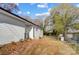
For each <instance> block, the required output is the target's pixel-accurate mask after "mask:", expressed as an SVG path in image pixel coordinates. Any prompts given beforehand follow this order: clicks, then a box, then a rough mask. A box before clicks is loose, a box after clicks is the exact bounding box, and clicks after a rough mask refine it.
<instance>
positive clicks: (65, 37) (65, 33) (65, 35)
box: [63, 28, 67, 41]
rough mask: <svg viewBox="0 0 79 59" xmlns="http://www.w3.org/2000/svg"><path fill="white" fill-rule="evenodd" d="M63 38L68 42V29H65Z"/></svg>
mask: <svg viewBox="0 0 79 59" xmlns="http://www.w3.org/2000/svg"><path fill="white" fill-rule="evenodd" d="M63 36H64V40H65V41H67V30H66V28H64V32H63Z"/></svg>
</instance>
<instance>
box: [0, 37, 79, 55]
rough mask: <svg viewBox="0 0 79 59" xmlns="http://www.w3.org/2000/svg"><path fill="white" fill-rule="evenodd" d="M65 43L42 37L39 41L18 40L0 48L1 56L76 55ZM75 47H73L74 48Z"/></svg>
mask: <svg viewBox="0 0 79 59" xmlns="http://www.w3.org/2000/svg"><path fill="white" fill-rule="evenodd" d="M71 47H73V45H72V46H71V45H69V44H67V43H65V42H61V41H59V40H56V39H55V38H54V37H48V36H44V37H43V38H40V39H39V40H37V39H35V40H30V39H28V40H20V41H19V42H12V43H8V44H5V45H3V46H1V47H0V54H1V55H7V54H8V55H73V54H77V53H76V51H75V49H73V48H71ZM74 47H75V46H74ZM78 49H79V48H78Z"/></svg>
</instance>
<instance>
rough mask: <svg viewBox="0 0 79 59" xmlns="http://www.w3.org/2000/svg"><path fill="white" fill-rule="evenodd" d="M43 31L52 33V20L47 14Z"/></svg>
mask: <svg viewBox="0 0 79 59" xmlns="http://www.w3.org/2000/svg"><path fill="white" fill-rule="evenodd" d="M44 25H45V31H46V32H47V33H52V32H53V28H54V27H53V20H51V18H50V16H48V17H47V18H46V19H45V24H44Z"/></svg>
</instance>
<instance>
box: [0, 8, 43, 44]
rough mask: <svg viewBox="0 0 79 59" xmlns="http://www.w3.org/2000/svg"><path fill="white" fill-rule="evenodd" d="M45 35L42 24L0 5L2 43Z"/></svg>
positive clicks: (0, 36)
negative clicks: (39, 24) (37, 23)
mask: <svg viewBox="0 0 79 59" xmlns="http://www.w3.org/2000/svg"><path fill="white" fill-rule="evenodd" d="M41 37H43V31H42V30H41V28H40V26H38V25H36V24H34V23H33V22H31V21H29V20H27V19H24V18H22V17H20V16H18V15H15V14H13V13H11V12H9V11H7V10H5V9H3V8H1V7H0V44H5V43H9V42H12V41H19V40H20V39H27V38H31V39H39V38H41Z"/></svg>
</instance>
